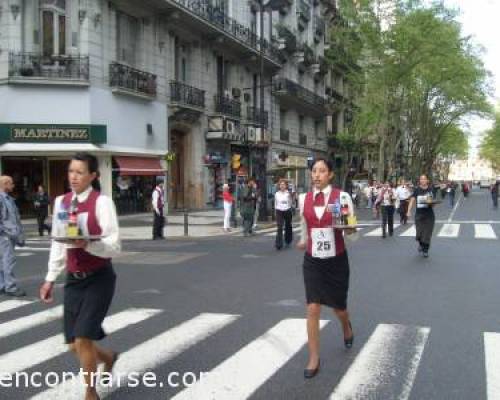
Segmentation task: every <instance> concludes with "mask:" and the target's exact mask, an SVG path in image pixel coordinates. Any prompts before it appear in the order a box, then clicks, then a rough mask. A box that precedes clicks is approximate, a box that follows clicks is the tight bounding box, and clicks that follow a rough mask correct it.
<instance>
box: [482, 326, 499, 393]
mask: <svg viewBox="0 0 500 400" xmlns="http://www.w3.org/2000/svg"><path fill="white" fill-rule="evenodd" d="M484 361H485V368H486V393H487V399H488V400H500V333H495V332H485V333H484Z"/></svg>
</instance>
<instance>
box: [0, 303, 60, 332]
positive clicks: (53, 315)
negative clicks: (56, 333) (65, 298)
mask: <svg viewBox="0 0 500 400" xmlns="http://www.w3.org/2000/svg"><path fill="white" fill-rule="evenodd" d="M62 314H63V306H57V307H54V308H50V309H48V310H45V311H41V312H39V313H36V314H33V315H29V316H27V317H21V318H18V319H15V320H13V321H9V322H4V323H2V324H0V339H2V338H4V337H7V336H11V335H15V334H16V333H19V332H22V331H25V330H27V329H30V328H33V327H35V326H37V325H41V324H44V323H48V322H51V321H54V320H56V319H59V318H61V317H62Z"/></svg>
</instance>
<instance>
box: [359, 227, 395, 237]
mask: <svg viewBox="0 0 500 400" xmlns="http://www.w3.org/2000/svg"><path fill="white" fill-rule="evenodd" d="M398 227H399V224H394V230H396V228H398ZM364 236H382V228H377V229H374V230H372V231H370V232H368V233H365V235H364Z"/></svg>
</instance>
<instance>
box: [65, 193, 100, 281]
mask: <svg viewBox="0 0 500 400" xmlns="http://www.w3.org/2000/svg"><path fill="white" fill-rule="evenodd" d="M99 196H100V193H99V192H97V191H95V190H92V191H91V192H90V194H89V196H88V197H87V200H85V201H84V202H83V203H78V208H77V213H78V214H82V213H87V214H88V218H87V230H88V233H89V235H100V234H101V233H102V230H101V227H100V226H99V223H98V222H97V216H96V212H95V208H96V205H97V199H98V198H99ZM72 198H73V193H72V192H69V193H66V194H65V195H64V197H63V200H62V203H63V204H64V206H65V207H66V209H68V210H69V209H70V206H71V199H72ZM67 251H68V253H67V255H68V256H67V261H66V268H67V270H68V272H92V271H96V270H98V269H100V268H103V267H106V266H107V265H108V264H109V261H110V259H109V258H102V257H97V256H94V255H92V254H90V253H89V252H87V251H85V250H84V249H71V248H70V249H68V250H67Z"/></svg>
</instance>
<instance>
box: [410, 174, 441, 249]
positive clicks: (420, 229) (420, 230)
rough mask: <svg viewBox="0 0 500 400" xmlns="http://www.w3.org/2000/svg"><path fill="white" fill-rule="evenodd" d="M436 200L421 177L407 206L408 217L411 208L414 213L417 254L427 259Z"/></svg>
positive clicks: (424, 178)
mask: <svg viewBox="0 0 500 400" xmlns="http://www.w3.org/2000/svg"><path fill="white" fill-rule="evenodd" d="M435 203H436V200H435V199H434V197H433V194H432V187H431V186H430V185H429V179H428V178H427V176H426V175H422V176H421V177H420V179H419V186H418V187H417V188H416V189H415V191H414V192H413V196H412V198H411V200H410V205H409V206H408V217H410V215H411V210H412V209H413V206H415V205H416V211H415V229H416V232H417V234H416V238H415V240H416V241H417V242H418V244H419V246H418V252H419V253H421V254H422V256H423V257H429V247H430V246H431V238H432V231H433V230H434V221H435V216H434V210H433V208H432V207H433V206H434V204H435Z"/></svg>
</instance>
